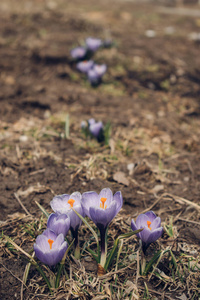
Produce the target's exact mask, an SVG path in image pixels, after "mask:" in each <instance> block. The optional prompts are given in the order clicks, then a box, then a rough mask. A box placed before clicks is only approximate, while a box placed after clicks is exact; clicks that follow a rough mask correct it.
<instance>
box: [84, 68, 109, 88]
mask: <svg viewBox="0 0 200 300" xmlns="http://www.w3.org/2000/svg"><path fill="white" fill-rule="evenodd" d="M106 70H107V66H106V65H105V64H102V65H97V64H94V65H93V67H92V68H91V69H90V70H89V71H88V73H87V75H88V79H89V81H90V83H91V84H93V85H97V84H99V83H100V82H101V79H102V77H103V75H104V74H105V73H106Z"/></svg>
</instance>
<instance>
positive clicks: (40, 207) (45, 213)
mask: <svg viewBox="0 0 200 300" xmlns="http://www.w3.org/2000/svg"><path fill="white" fill-rule="evenodd" d="M35 203H36V204H37V206H38V207H39V209H40V210H41V212H42V213H43V214H44V215H45V217H46V218H48V217H49V213H48V212H47V211H46V209H45V208H44V207H43V206H42V205H40V204H39V203H38V202H37V201H35Z"/></svg>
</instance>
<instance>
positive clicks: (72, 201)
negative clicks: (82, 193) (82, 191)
mask: <svg viewBox="0 0 200 300" xmlns="http://www.w3.org/2000/svg"><path fill="white" fill-rule="evenodd" d="M74 202H75V200H74V199H69V200H68V203H69V204H70V206H71V207H73V205H74Z"/></svg>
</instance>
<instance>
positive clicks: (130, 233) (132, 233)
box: [118, 228, 143, 240]
mask: <svg viewBox="0 0 200 300" xmlns="http://www.w3.org/2000/svg"><path fill="white" fill-rule="evenodd" d="M142 230H143V228H141V229H137V230H135V231H130V232H127V233H124V234H121V235H119V236H118V239H120V240H121V239H126V238H129V237H131V236H132V235H134V234H137V233H138V232H140V231H142Z"/></svg>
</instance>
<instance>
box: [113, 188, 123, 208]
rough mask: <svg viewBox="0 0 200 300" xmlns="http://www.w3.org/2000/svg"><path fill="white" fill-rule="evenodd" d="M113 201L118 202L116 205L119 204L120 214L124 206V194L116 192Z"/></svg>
mask: <svg viewBox="0 0 200 300" xmlns="http://www.w3.org/2000/svg"><path fill="white" fill-rule="evenodd" d="M113 200H114V201H116V203H117V208H116V211H117V214H118V212H119V211H120V209H121V208H122V205H123V198H122V193H121V192H120V191H118V192H116V193H115V194H114V196H113Z"/></svg>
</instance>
